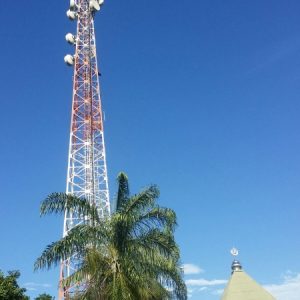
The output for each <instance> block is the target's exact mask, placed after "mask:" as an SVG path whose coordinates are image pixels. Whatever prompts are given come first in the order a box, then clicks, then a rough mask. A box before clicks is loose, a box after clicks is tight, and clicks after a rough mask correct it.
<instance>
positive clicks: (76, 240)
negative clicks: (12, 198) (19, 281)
mask: <svg viewBox="0 0 300 300" xmlns="http://www.w3.org/2000/svg"><path fill="white" fill-rule="evenodd" d="M118 185H119V186H118V193H117V197H116V203H117V205H116V210H115V212H114V213H113V214H112V215H111V217H110V218H106V219H103V218H101V217H100V215H99V214H98V209H97V207H95V206H94V205H93V204H90V203H89V202H88V201H87V200H85V199H82V198H78V197H75V196H74V195H70V194H65V193H54V194H51V195H49V196H48V197H47V199H45V200H44V202H43V203H42V206H41V213H42V215H44V214H49V213H63V212H64V211H65V210H72V211H74V210H75V211H76V212H78V213H79V214H82V215H85V216H87V222H86V223H85V224H80V225H77V226H75V227H73V228H72V229H71V230H70V232H69V234H68V235H67V236H65V237H63V238H62V239H61V240H59V241H57V242H54V243H52V244H51V245H49V246H47V247H46V249H45V250H44V252H43V253H42V255H41V256H40V257H39V258H38V259H37V261H36V263H35V268H36V269H41V268H49V267H51V266H53V265H57V264H59V263H60V261H61V260H66V259H68V258H69V257H72V256H73V255H74V254H76V256H77V257H80V260H81V265H80V267H79V268H78V270H77V271H76V272H75V273H73V274H72V275H71V276H69V277H68V278H66V279H65V280H64V281H63V282H62V283H61V284H62V285H63V286H64V287H69V286H72V285H75V284H76V283H78V282H85V284H84V286H85V289H84V290H83V291H81V293H79V294H78V295H77V297H76V299H77V298H78V299H88V300H90V299H92V300H98V299H99V300H100V299H101V300H140V299H143V300H162V299H166V300H167V299H174V298H175V299H180V300H185V299H187V291H186V286H185V283H184V281H183V279H182V273H181V270H180V266H179V259H180V254H179V247H178V246H177V244H176V242H175V239H174V230H175V227H176V214H175V212H174V211H173V210H171V209H169V208H163V207H160V206H158V205H157V203H156V201H157V199H158V197H159V190H158V188H157V186H155V185H152V186H149V187H147V188H145V189H144V190H142V191H141V192H140V193H138V194H135V195H132V196H130V193H129V184H128V178H127V176H126V175H125V174H124V173H120V174H119V176H118Z"/></svg>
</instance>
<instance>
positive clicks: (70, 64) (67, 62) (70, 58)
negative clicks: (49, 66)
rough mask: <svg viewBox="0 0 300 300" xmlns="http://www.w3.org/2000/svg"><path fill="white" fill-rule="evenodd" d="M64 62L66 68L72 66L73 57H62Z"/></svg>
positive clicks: (69, 55)
mask: <svg viewBox="0 0 300 300" xmlns="http://www.w3.org/2000/svg"><path fill="white" fill-rule="evenodd" d="M64 61H65V63H66V64H67V65H68V66H73V65H74V56H73V55H71V54H67V55H66V56H65V57H64Z"/></svg>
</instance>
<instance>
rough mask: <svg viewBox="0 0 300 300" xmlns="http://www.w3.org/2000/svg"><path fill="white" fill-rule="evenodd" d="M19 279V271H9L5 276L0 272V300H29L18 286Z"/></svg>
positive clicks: (24, 290)
mask: <svg viewBox="0 0 300 300" xmlns="http://www.w3.org/2000/svg"><path fill="white" fill-rule="evenodd" d="M19 277H20V272H19V271H9V272H8V275H7V276H5V275H4V273H3V272H1V271H0V299H1V300H29V297H28V296H26V295H25V292H26V289H25V288H21V287H20V286H19V284H18V281H17V280H18V278H19Z"/></svg>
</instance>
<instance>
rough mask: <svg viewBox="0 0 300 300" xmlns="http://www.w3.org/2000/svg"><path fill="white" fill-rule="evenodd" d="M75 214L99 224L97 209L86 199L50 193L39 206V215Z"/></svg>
mask: <svg viewBox="0 0 300 300" xmlns="http://www.w3.org/2000/svg"><path fill="white" fill-rule="evenodd" d="M74 211H75V212H76V213H77V214H78V215H87V216H89V217H90V218H91V219H92V220H95V221H96V222H99V220H100V219H99V215H98V211H97V208H96V207H95V206H94V205H91V204H90V203H89V202H88V201H87V200H86V199H83V198H79V197H76V196H74V195H71V194H67V193H52V194H50V195H49V196H48V197H47V198H46V199H45V200H44V201H43V202H42V204H41V207H40V214H41V215H46V214H51V213H55V214H62V213H64V212H74Z"/></svg>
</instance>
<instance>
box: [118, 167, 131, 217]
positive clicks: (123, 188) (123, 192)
mask: <svg viewBox="0 0 300 300" xmlns="http://www.w3.org/2000/svg"><path fill="white" fill-rule="evenodd" d="M117 181H118V194H117V204H116V211H119V210H120V208H121V207H122V206H123V205H124V203H125V202H126V201H127V200H128V198H129V183H128V177H127V175H126V174H125V173H123V172H120V173H119V175H118V178H117Z"/></svg>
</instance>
